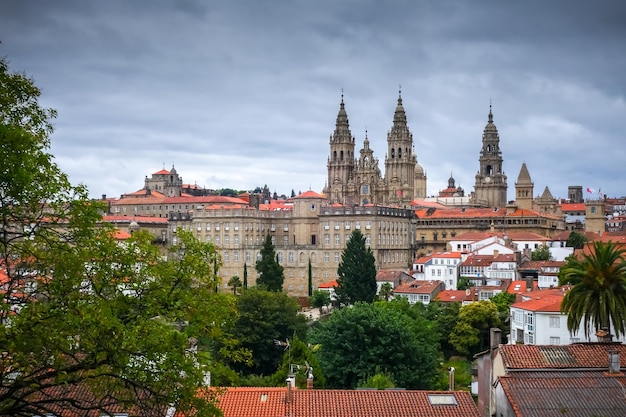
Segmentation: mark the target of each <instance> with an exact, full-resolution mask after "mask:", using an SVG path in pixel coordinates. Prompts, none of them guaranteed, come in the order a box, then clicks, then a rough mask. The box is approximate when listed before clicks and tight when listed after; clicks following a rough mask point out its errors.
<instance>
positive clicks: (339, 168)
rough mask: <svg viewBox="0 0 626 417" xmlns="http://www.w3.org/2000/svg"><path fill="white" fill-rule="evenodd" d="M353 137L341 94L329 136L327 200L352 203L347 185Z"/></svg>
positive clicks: (351, 173) (352, 170) (350, 170)
mask: <svg viewBox="0 0 626 417" xmlns="http://www.w3.org/2000/svg"><path fill="white" fill-rule="evenodd" d="M354 162H355V159H354V137H353V136H352V132H350V124H349V123H348V114H347V113H346V108H345V105H344V102H343V93H342V94H341V103H340V105H339V113H338V114H337V121H336V122H335V131H334V132H333V134H332V135H331V137H330V156H329V157H328V163H327V167H328V183H327V184H326V189H325V193H326V196H327V198H328V200H329V201H331V202H334V203H341V204H353V202H352V201H347V200H348V193H349V191H350V190H349V189H348V188H349V185H350V183H353V174H354ZM352 191H354V190H352Z"/></svg>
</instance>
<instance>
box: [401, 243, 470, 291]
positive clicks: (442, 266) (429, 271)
mask: <svg viewBox="0 0 626 417" xmlns="http://www.w3.org/2000/svg"><path fill="white" fill-rule="evenodd" d="M462 257H463V254H462V253H461V252H437V253H434V254H431V255H427V256H422V257H421V258H419V259H418V260H416V261H415V262H414V263H413V278H415V279H416V280H420V281H428V280H438V281H443V283H444V284H445V286H446V289H447V290H456V288H457V284H458V279H459V272H458V269H459V265H460V264H461V262H462Z"/></svg>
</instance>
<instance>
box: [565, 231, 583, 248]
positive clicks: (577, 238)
mask: <svg viewBox="0 0 626 417" xmlns="http://www.w3.org/2000/svg"><path fill="white" fill-rule="evenodd" d="M586 243H587V238H586V237H585V235H583V234H582V233H578V232H575V231H572V232H571V233H570V234H569V236H568V238H567V242H566V243H565V246H567V247H570V248H574V249H582V248H583V247H584V246H585V244H586Z"/></svg>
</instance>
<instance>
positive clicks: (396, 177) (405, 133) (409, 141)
mask: <svg viewBox="0 0 626 417" xmlns="http://www.w3.org/2000/svg"><path fill="white" fill-rule="evenodd" d="M416 165H417V158H416V156H415V154H414V153H413V134H412V133H411V132H410V131H409V127H408V125H407V121H406V113H405V112H404V106H403V105H402V94H401V93H400V92H399V93H398V104H397V105H396V111H395V113H394V116H393V126H392V127H391V131H390V132H388V133H387V156H386V157H385V182H386V185H387V187H388V189H387V193H388V194H387V202H389V203H392V204H398V205H402V204H409V203H411V201H412V200H413V199H414V198H415V197H414V194H415V166H416Z"/></svg>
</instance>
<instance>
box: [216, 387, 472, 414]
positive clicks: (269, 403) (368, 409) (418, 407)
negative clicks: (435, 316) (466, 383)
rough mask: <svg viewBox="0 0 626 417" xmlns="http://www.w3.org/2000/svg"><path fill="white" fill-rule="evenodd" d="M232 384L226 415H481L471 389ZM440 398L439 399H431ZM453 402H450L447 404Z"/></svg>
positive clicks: (223, 404) (223, 400)
mask: <svg viewBox="0 0 626 417" xmlns="http://www.w3.org/2000/svg"><path fill="white" fill-rule="evenodd" d="M291 394H292V401H291V402H286V401H285V398H286V395H287V389H286V388H228V389H226V391H225V392H224V393H223V394H222V395H221V396H220V399H219V407H220V409H221V410H222V412H223V413H224V417H283V416H286V415H289V416H293V417H370V416H371V417H405V416H412V417H478V416H479V413H478V409H477V407H476V405H475V403H474V401H473V399H472V397H471V395H470V393H469V392H461V391H452V392H450V391H414V390H321V389H313V390H298V389H294V390H292V392H291ZM431 398H432V401H433V402H436V400H437V399H440V400H443V401H439V403H438V404H437V403H435V404H433V403H431ZM448 402H449V404H447V403H448Z"/></svg>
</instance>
